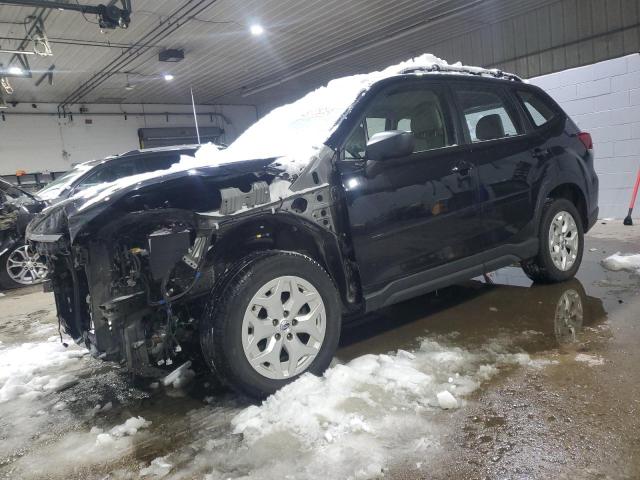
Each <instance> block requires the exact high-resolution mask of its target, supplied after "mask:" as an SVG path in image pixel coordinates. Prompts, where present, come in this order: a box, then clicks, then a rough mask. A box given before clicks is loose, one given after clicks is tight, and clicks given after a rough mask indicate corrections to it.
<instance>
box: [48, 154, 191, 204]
mask: <svg viewBox="0 0 640 480" xmlns="http://www.w3.org/2000/svg"><path fill="white" fill-rule="evenodd" d="M197 149H198V145H179V146H172V147H158V148H148V149H143V150H132V151H130V152H126V153H123V154H120V155H113V156H110V157H107V158H103V159H100V160H91V161H89V162H84V163H80V164H78V165H76V166H75V167H73V168H72V169H71V170H69V171H68V172H66V173H65V174H64V175H62V176H60V177H58V178H56V179H55V180H53V181H52V182H51V183H49V184H48V185H47V186H46V187H44V188H43V189H42V190H40V191H38V192H37V196H38V197H39V198H41V199H43V200H46V201H47V202H50V203H55V202H59V201H60V200H63V199H65V198H69V197H71V196H73V195H75V194H76V193H79V192H81V191H83V190H86V189H88V188H90V187H94V186H96V185H100V184H103V183H109V182H113V181H115V180H118V179H120V178H123V177H129V176H131V175H137V174H139V173H145V172H153V171H155V170H166V169H168V168H170V167H171V165H173V164H175V163H177V162H178V161H179V160H180V156H181V155H193V154H194V152H195V151H196V150H197Z"/></svg>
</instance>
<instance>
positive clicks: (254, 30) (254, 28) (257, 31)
mask: <svg viewBox="0 0 640 480" xmlns="http://www.w3.org/2000/svg"><path fill="white" fill-rule="evenodd" d="M249 31H250V32H251V35H256V36H258V35H262V34H263V33H264V28H262V25H260V24H258V23H254V24H253V25H251V26H250V27H249Z"/></svg>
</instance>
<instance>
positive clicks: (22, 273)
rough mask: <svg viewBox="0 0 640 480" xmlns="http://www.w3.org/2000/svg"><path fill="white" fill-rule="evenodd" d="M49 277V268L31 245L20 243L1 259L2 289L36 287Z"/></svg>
mask: <svg viewBox="0 0 640 480" xmlns="http://www.w3.org/2000/svg"><path fill="white" fill-rule="evenodd" d="M46 276H47V266H46V265H45V263H44V260H43V259H42V257H40V255H38V254H37V253H36V252H35V251H34V250H33V248H32V247H31V246H30V245H27V244H24V243H18V244H17V245H15V246H13V247H12V248H10V249H9V250H8V251H7V252H5V254H4V255H2V256H1V257H0V287H1V288H3V289H5V290H10V289H14V288H20V287H26V286H29V285H35V284H36V283H39V282H41V281H42V280H43V279H44V278H45V277H46Z"/></svg>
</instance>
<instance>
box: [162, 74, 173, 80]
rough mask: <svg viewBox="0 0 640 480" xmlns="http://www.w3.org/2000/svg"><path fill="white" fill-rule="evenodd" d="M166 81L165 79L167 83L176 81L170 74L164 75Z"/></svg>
mask: <svg viewBox="0 0 640 480" xmlns="http://www.w3.org/2000/svg"><path fill="white" fill-rule="evenodd" d="M164 79H165V80H166V81H167V82H170V81H171V80H173V79H174V76H173V75H171V74H170V73H165V74H164Z"/></svg>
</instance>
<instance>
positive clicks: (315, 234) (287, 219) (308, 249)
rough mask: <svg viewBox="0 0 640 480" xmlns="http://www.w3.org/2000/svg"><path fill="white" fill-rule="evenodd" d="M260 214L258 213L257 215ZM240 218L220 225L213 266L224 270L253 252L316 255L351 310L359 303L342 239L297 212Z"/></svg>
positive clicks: (353, 272) (279, 212)
mask: <svg viewBox="0 0 640 480" xmlns="http://www.w3.org/2000/svg"><path fill="white" fill-rule="evenodd" d="M256 213H258V212H256ZM261 213H262V214H259V215H249V216H246V217H237V218H235V219H234V220H233V221H230V222H224V223H221V224H220V229H219V231H218V232H217V234H216V235H217V240H216V242H215V243H214V244H213V255H214V258H213V263H214V264H215V265H216V268H217V269H220V268H222V269H223V271H224V270H225V269H227V268H229V266H231V265H233V264H235V263H236V262H238V261H240V260H241V258H242V257H244V256H246V255H247V254H248V253H250V252H256V251H260V250H269V249H278V250H289V251H297V252H299V253H305V254H307V255H310V256H312V257H313V258H314V259H315V260H316V261H318V262H319V263H320V264H321V265H322V266H323V267H324V268H325V269H326V270H327V272H328V273H329V275H330V276H331V278H332V279H333V281H334V282H335V283H336V287H337V288H338V291H339V292H340V294H341V297H342V302H343V304H344V306H345V307H348V308H349V309H350V310H352V309H353V308H354V304H355V303H356V302H357V287H356V285H357V282H356V279H355V276H356V273H355V271H354V269H353V268H351V262H350V261H349V260H348V258H346V257H345V255H344V253H343V250H344V249H343V246H342V245H341V242H340V238H339V236H338V235H337V234H336V233H335V232H333V231H330V230H328V229H326V228H324V227H322V226H321V225H319V224H317V223H314V222H312V221H310V220H309V219H307V218H306V217H304V216H303V215H299V214H296V213H292V212H288V211H276V212H274V213H273V214H271V215H269V214H267V215H265V212H261Z"/></svg>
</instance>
